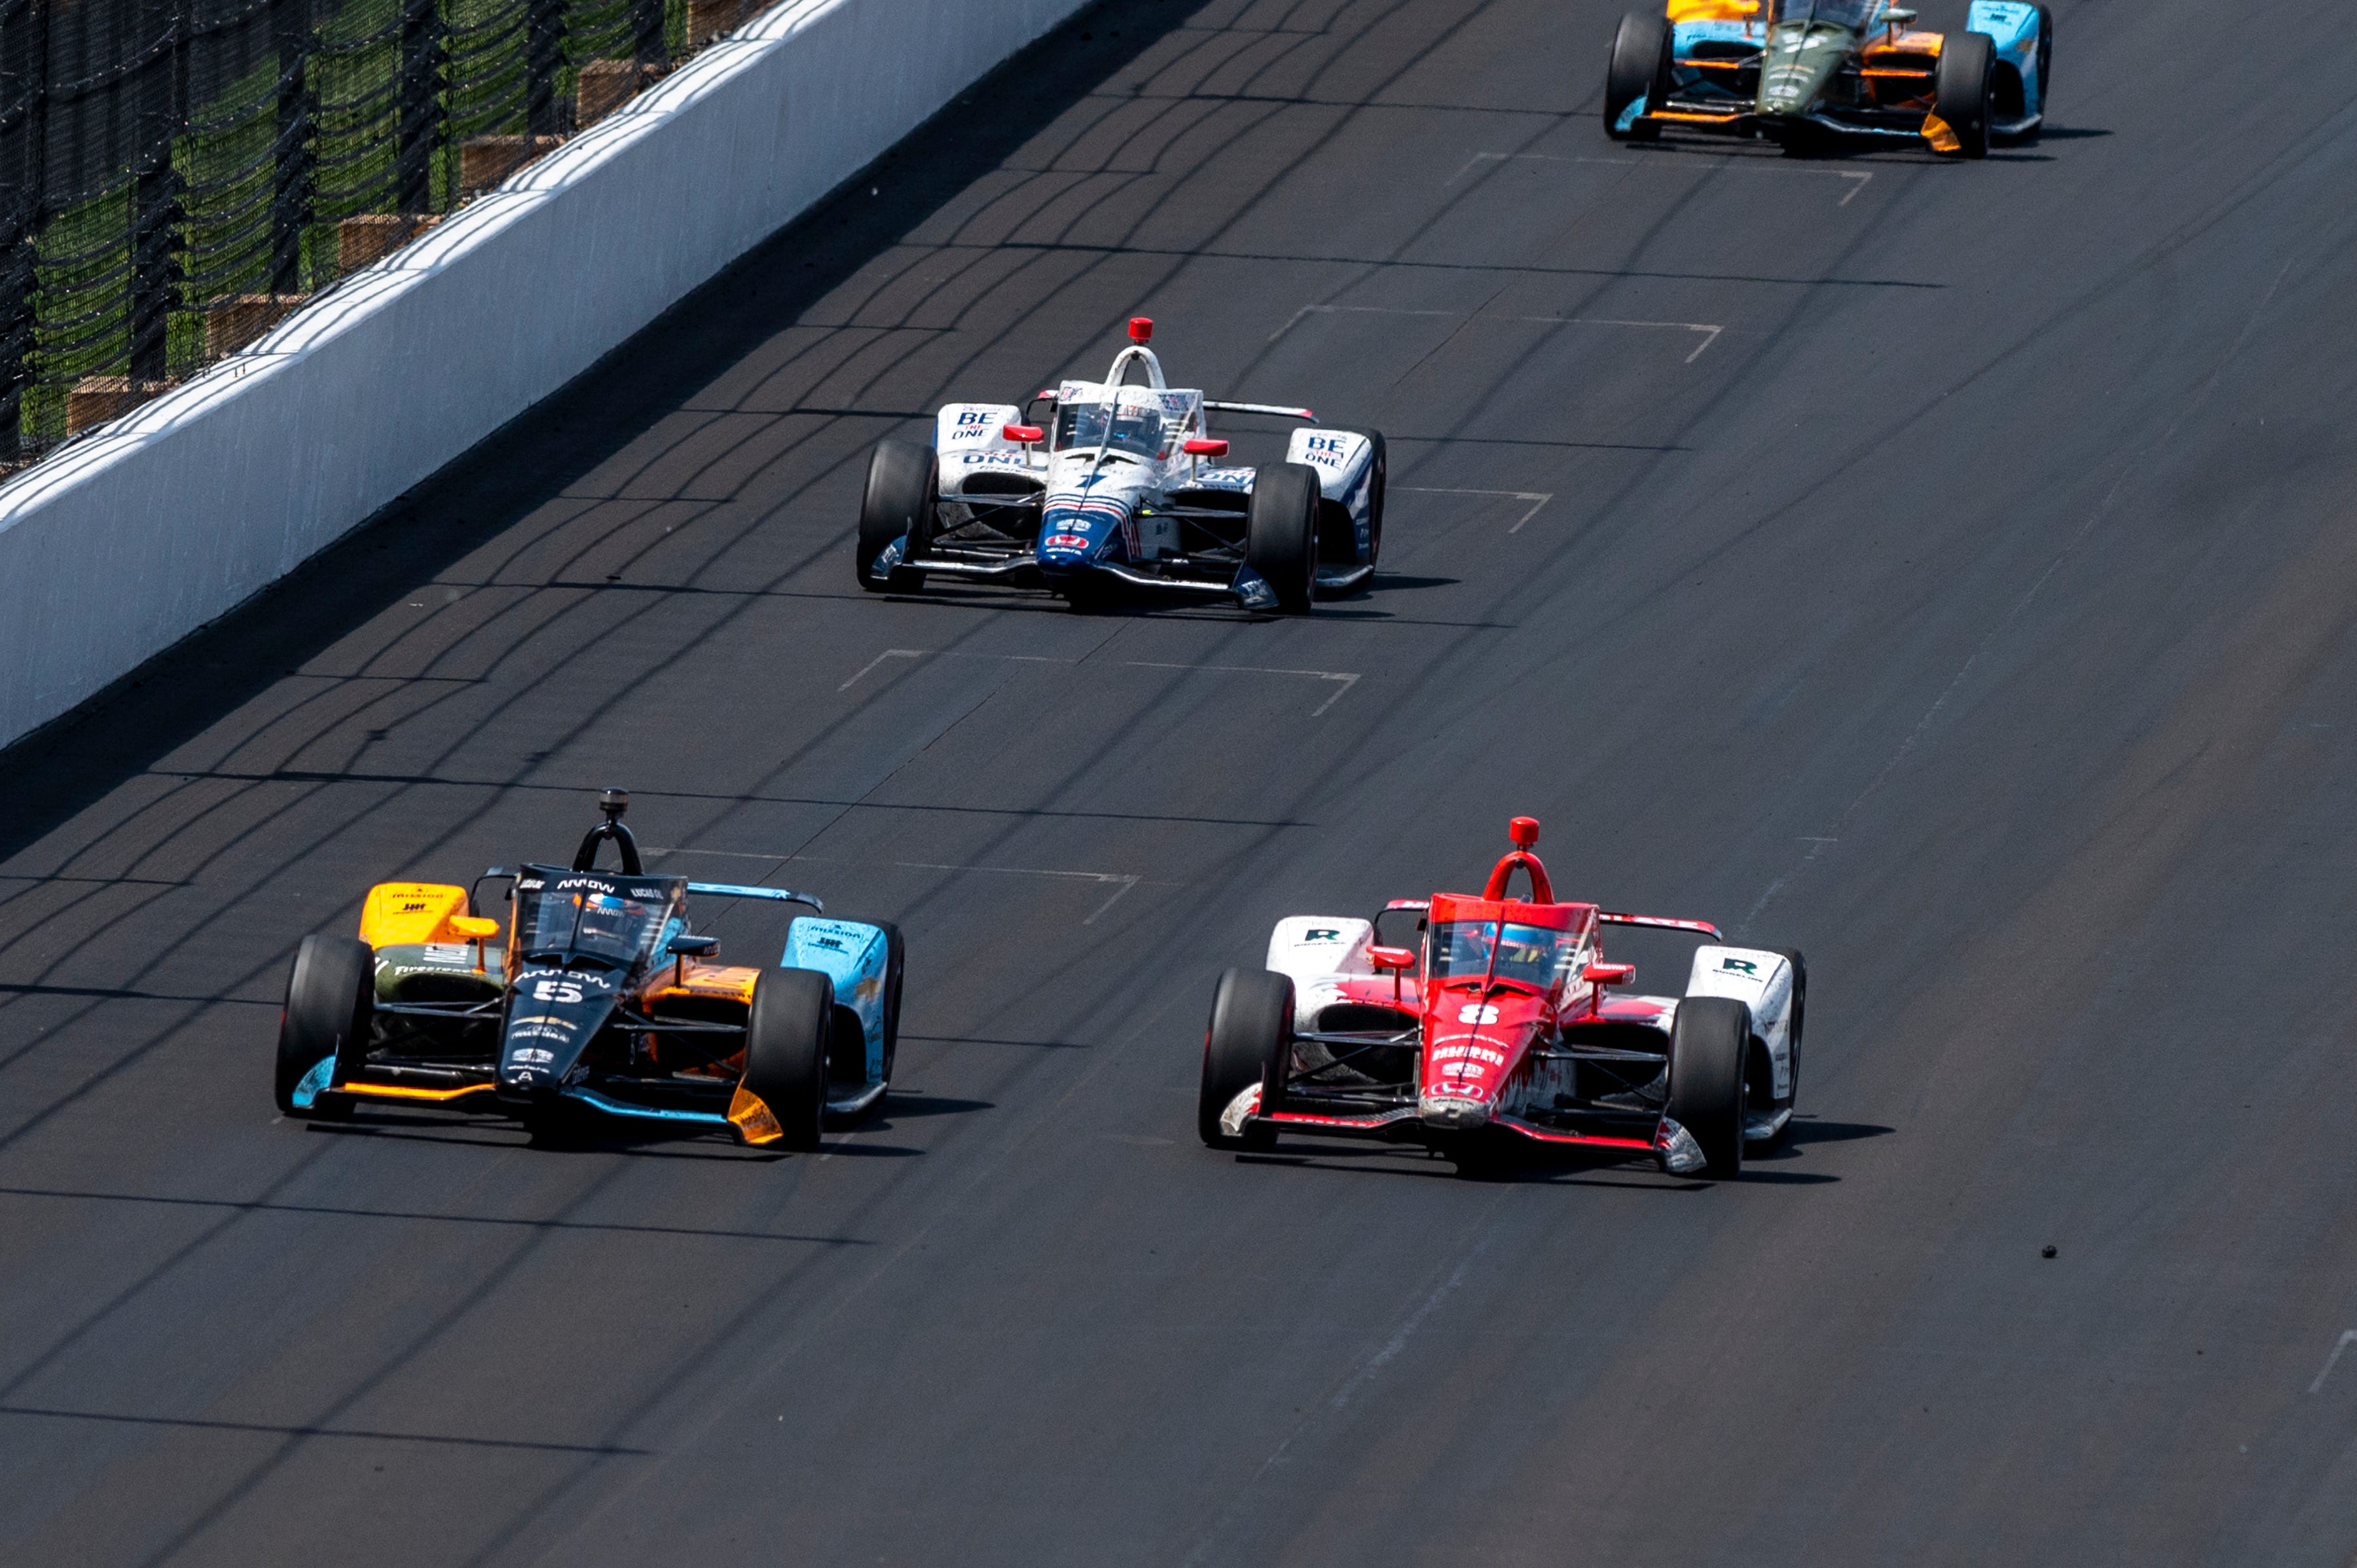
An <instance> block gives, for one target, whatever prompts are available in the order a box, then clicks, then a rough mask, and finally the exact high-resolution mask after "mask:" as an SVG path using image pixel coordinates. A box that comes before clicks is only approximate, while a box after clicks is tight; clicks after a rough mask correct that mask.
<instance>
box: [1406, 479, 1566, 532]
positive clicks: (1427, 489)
mask: <svg viewBox="0 0 2357 1568" xmlns="http://www.w3.org/2000/svg"><path fill="white" fill-rule="evenodd" d="M1393 488H1394V489H1402V490H1413V491H1415V493H1416V494H1417V495H1420V496H1504V497H1507V498H1508V499H1512V500H1518V501H1528V502H1530V503H1531V509H1530V510H1528V511H1526V512H1524V513H1523V515H1522V516H1520V517H1518V518H1516V519H1515V520H1514V526H1513V527H1512V528H1510V529H1508V530H1506V532H1508V533H1520V532H1522V531H1523V524H1524V523H1526V522H1528V521H1531V519H1533V518H1534V517H1536V516H1538V514H1539V508H1541V507H1543V506H1544V505H1546V504H1547V502H1549V501H1551V500H1553V499H1555V492H1554V491H1553V490H1471V489H1459V488H1457V487H1455V486H1448V485H1396V486H1394V487H1393Z"/></svg>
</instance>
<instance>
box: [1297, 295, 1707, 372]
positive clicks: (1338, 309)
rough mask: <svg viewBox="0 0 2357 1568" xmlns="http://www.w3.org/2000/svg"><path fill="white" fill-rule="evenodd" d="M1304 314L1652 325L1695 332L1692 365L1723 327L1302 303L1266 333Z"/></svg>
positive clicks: (1560, 324)
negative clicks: (1697, 339) (1698, 337)
mask: <svg viewBox="0 0 2357 1568" xmlns="http://www.w3.org/2000/svg"><path fill="white" fill-rule="evenodd" d="M1305 316H1447V317H1457V318H1458V319H1462V320H1469V321H1535V322H1539V323H1542V324H1544V325H1546V326H1551V327H1654V328H1664V329H1666V330H1670V331H1675V332H1699V333H1701V334H1702V335H1703V338H1702V341H1701V342H1700V343H1698V344H1696V345H1695V351H1694V352H1693V353H1691V354H1688V355H1687V356H1686V358H1685V362H1686V363H1687V364H1689V365H1691V364H1693V363H1694V362H1695V360H1699V359H1701V358H1702V351H1703V350H1704V349H1707V348H1709V347H1710V346H1711V345H1712V344H1713V343H1716V342H1717V341H1718V335H1719V334H1720V333H1722V332H1724V331H1726V330H1727V328H1726V327H1725V326H1724V325H1723V324H1721V323H1718V322H1712V321H1636V320H1631V319H1629V318H1626V317H1613V316H1492V315H1490V314H1487V313H1486V312H1481V311H1475V312H1473V313H1471V314H1470V315H1468V314H1467V313H1466V312H1464V311H1461V310H1405V309H1398V308H1394V307H1393V306H1385V305H1305V306H1302V307H1301V308H1300V309H1298V310H1297V311H1295V312H1294V313H1293V317H1292V319H1290V320H1288V321H1287V322H1286V324H1285V325H1284V326H1282V327H1280V328H1277V329H1276V330H1275V331H1274V332H1272V333H1270V334H1269V335H1268V340H1269V341H1270V342H1272V343H1274V342H1275V341H1276V340H1277V339H1278V338H1282V337H1284V336H1285V335H1286V333H1287V332H1290V331H1292V330H1293V328H1295V326H1297V324H1298V323H1299V322H1300V320H1301V318H1302V317H1305Z"/></svg>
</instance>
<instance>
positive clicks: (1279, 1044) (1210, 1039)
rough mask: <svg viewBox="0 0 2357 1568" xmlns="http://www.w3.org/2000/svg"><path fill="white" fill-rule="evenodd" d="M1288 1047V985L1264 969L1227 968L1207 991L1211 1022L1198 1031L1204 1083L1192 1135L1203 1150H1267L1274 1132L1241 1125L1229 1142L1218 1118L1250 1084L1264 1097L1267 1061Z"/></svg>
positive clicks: (1290, 1008)
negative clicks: (1239, 1133) (1258, 1087)
mask: <svg viewBox="0 0 2357 1568" xmlns="http://www.w3.org/2000/svg"><path fill="white" fill-rule="evenodd" d="M1292 1047H1293V982H1292V981H1290V980H1288V979H1287V978H1286V977H1285V976H1284V975H1281V974H1277V973H1275V972H1271V971H1268V970H1265V969H1232V970H1229V971H1228V972H1226V973H1224V974H1222V975H1221V976H1220V983H1219V984H1218V985H1217V986H1215V987H1213V989H1212V991H1211V1023H1210V1025H1209V1026H1206V1028H1205V1029H1204V1031H1203V1082H1202V1088H1201V1090H1200V1091H1199V1093H1198V1094H1197V1096H1196V1101H1195V1131H1196V1133H1198V1134H1199V1135H1200V1137H1201V1138H1202V1140H1203V1144H1204V1145H1205V1147H1207V1148H1213V1149H1229V1150H1233V1151H1236V1152H1238V1153H1244V1152H1253V1151H1258V1150H1263V1149H1267V1148H1270V1147H1272V1146H1274V1145H1275V1143H1276V1129H1275V1128H1274V1127H1271V1126H1269V1125H1268V1124H1267V1123H1265V1122H1248V1123H1246V1125H1245V1127H1244V1131H1243V1136H1241V1137H1231V1136H1230V1135H1229V1134H1228V1133H1226V1132H1224V1131H1223V1130H1222V1128H1221V1126H1220V1116H1221V1113H1222V1112H1224V1111H1226V1110H1227V1108H1228V1107H1229V1106H1230V1105H1232V1104H1233V1103H1234V1102H1235V1098H1236V1096H1237V1095H1239V1094H1242V1093H1243V1091H1244V1090H1247V1089H1250V1088H1251V1087H1252V1086H1253V1085H1254V1084H1256V1083H1257V1084H1261V1085H1262V1086H1263V1092H1264V1094H1265V1092H1266V1082H1267V1076H1268V1068H1269V1062H1270V1060H1271V1058H1273V1057H1274V1056H1275V1054H1276V1053H1277V1052H1278V1051H1280V1050H1282V1051H1285V1052H1286V1053H1288V1054H1289V1053H1290V1052H1291V1050H1292Z"/></svg>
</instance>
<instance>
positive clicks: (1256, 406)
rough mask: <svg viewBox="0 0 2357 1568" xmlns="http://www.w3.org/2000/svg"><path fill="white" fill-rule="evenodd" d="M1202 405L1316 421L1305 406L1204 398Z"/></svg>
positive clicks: (1231, 410)
mask: <svg viewBox="0 0 2357 1568" xmlns="http://www.w3.org/2000/svg"><path fill="white" fill-rule="evenodd" d="M1203 406H1204V407H1205V408H1216V409H1218V410H1219V411H1220V412H1221V413H1273V414H1275V416H1276V417H1277V418H1279V419H1306V420H1308V422H1309V423H1310V424H1317V423H1318V416H1317V415H1316V414H1314V413H1310V412H1309V411H1308V409H1306V408H1279V407H1277V406H1276V404H1275V403H1213V402H1212V401H1211V399H1210V398H1205V399H1204V400H1203Z"/></svg>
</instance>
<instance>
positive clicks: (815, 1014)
mask: <svg viewBox="0 0 2357 1568" xmlns="http://www.w3.org/2000/svg"><path fill="white" fill-rule="evenodd" d="M833 1035H834V982H833V981H831V980H829V979H828V978H827V977H826V976H825V975H823V974H821V973H820V972H818V971H816V970H814V969H765V970H763V971H762V972H761V976H760V978H759V980H757V981H755V982H754V983H753V1006H752V1010H751V1011H750V1012H749V1013H748V1015H746V1018H745V1079H744V1082H745V1087H746V1088H747V1089H748V1090H752V1091H753V1093H755V1094H757V1095H759V1097H760V1100H761V1103H762V1104H764V1105H767V1106H768V1107H769V1108H770V1115H772V1116H774V1117H776V1118H777V1119H778V1126H779V1128H780V1131H782V1132H783V1133H785V1136H784V1137H783V1138H782V1139H781V1140H780V1147H783V1148H788V1149H793V1150H797V1151H799V1152H801V1153H803V1154H808V1153H810V1152H811V1151H812V1150H813V1149H815V1148H817V1147H818V1146H819V1135H820V1132H821V1130H822V1129H823V1127H824V1126H825V1124H826V1047H827V1042H828V1040H829V1038H830V1037H831V1036H833Z"/></svg>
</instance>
